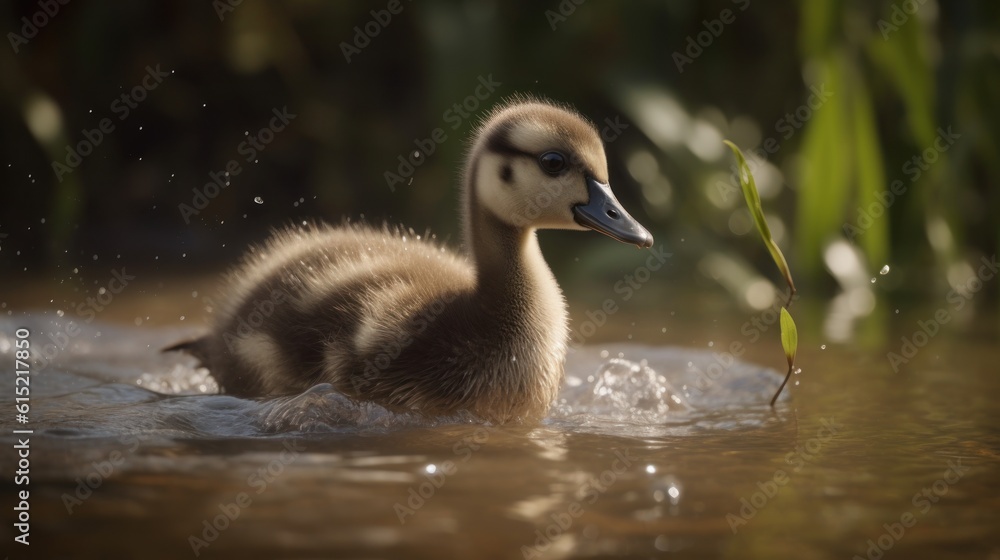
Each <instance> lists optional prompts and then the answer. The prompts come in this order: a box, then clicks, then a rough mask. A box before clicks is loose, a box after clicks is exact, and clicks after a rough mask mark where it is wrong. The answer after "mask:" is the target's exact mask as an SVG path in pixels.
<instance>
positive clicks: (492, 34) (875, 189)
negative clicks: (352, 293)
mask: <svg viewBox="0 0 1000 560" xmlns="http://www.w3.org/2000/svg"><path fill="white" fill-rule="evenodd" d="M386 5H387V2H368V3H361V2H350V3H349V2H324V1H320V0H294V1H286V2H264V1H260V0H244V1H243V2H241V3H239V5H237V6H235V7H234V8H233V9H232V10H231V11H230V10H227V11H225V12H224V13H223V14H222V15H223V17H222V19H221V20H220V17H219V15H218V14H217V11H216V9H215V7H213V6H214V5H213V3H211V2H207V1H180V2H166V1H160V2H126V1H112V2H84V1H82V0H77V1H74V2H71V3H69V4H68V5H66V6H63V7H62V8H61V10H60V12H59V13H58V14H56V15H55V16H52V17H51V18H50V19H51V21H50V22H49V23H48V24H47V25H45V26H44V27H42V28H41V29H40V30H39V32H38V34H37V35H36V36H35V37H34V38H32V39H30V41H28V43H27V44H26V45H22V46H21V47H20V49H19V52H17V53H15V52H14V49H12V48H7V46H6V45H5V47H4V48H3V49H0V75H2V76H3V80H2V85H0V130H2V138H0V146H2V149H3V153H4V154H5V157H4V158H3V160H2V161H0V163H2V164H3V165H0V233H2V234H6V235H7V237H6V238H2V239H0V273H2V274H3V275H4V276H5V277H7V278H11V277H13V276H14V275H25V274H28V275H30V274H49V273H50V271H55V270H60V269H61V270H65V269H66V268H72V267H73V265H75V264H77V263H81V262H87V260H88V259H89V258H90V256H91V255H92V254H94V255H97V254H101V255H103V254H110V253H114V254H119V255H121V257H120V258H122V259H127V260H128V262H131V263H135V264H134V266H136V267H143V266H145V267H148V268H151V269H154V270H166V269H168V268H169V269H176V268H178V267H186V266H187V267H198V268H201V267H209V268H213V267H214V268H218V267H220V266H222V263H228V262H231V260H232V259H234V258H235V257H236V256H237V255H238V254H239V253H241V252H242V251H243V249H244V247H245V245H246V243H247V242H251V241H255V240H260V239H262V238H263V237H264V236H265V235H266V234H267V231H268V228H269V227H272V226H278V225H280V224H283V223H287V222H289V221H301V220H303V219H311V218H326V219H328V220H331V221H339V220H340V219H342V218H343V217H353V219H360V217H361V215H363V216H364V219H366V220H372V221H381V220H389V221H392V222H402V223H405V224H408V225H411V226H413V227H414V228H415V229H417V230H424V229H426V228H430V229H431V230H432V231H434V232H437V233H438V234H439V235H440V236H442V237H450V238H451V239H452V240H453V241H457V232H458V229H457V224H456V220H455V211H456V206H457V195H456V191H455V188H454V185H455V181H456V178H457V174H458V165H459V162H460V161H461V158H462V155H463V152H464V149H465V140H466V139H467V136H468V134H469V131H470V130H471V128H472V126H473V125H474V122H475V120H474V119H471V118H470V119H463V120H462V121H461V122H460V125H459V126H458V127H456V128H454V129H452V128H451V126H450V124H449V123H448V122H446V121H445V117H444V116H445V112H446V111H447V110H448V109H449V108H450V107H452V106H453V105H454V104H455V103H461V102H462V101H463V100H464V99H465V98H466V97H467V96H469V95H471V94H473V93H474V91H475V88H476V85H477V83H478V80H479V78H480V77H484V78H485V77H489V76H492V79H493V80H495V81H497V82H500V83H501V84H502V85H501V86H500V87H499V88H498V90H497V92H496V93H495V94H493V95H492V96H491V97H490V98H489V99H487V100H486V101H485V102H483V103H482V104H481V105H480V106H479V107H478V108H477V110H476V112H477V113H479V112H481V111H482V110H485V109H487V108H488V107H489V106H490V105H492V104H493V103H494V102H498V101H500V100H501V98H502V97H503V96H506V95H510V94H513V93H515V92H527V93H533V94H536V95H542V96H546V97H550V98H552V99H557V100H560V101H564V102H567V103H570V104H572V105H574V106H576V107H577V108H578V109H579V110H580V111H581V112H583V113H584V114H586V115H587V116H589V117H590V118H591V119H592V120H594V121H595V123H597V124H598V125H599V127H603V126H605V124H606V123H608V122H615V119H618V122H621V123H624V124H625V125H626V128H625V129H624V130H623V131H622V132H621V134H620V135H619V137H617V138H615V139H614V141H613V142H610V143H609V145H608V150H609V157H610V159H611V168H612V170H613V171H612V182H613V185H614V186H615V189H616V191H617V193H618V194H619V198H620V199H622V201H623V203H624V204H625V205H626V206H627V207H628V208H630V209H634V211H633V212H632V213H633V214H634V215H635V216H636V217H637V218H639V219H640V220H641V221H643V222H646V223H647V224H648V225H650V226H651V229H652V230H653V231H654V234H655V235H656V237H657V241H658V242H661V241H662V242H663V243H664V244H666V245H667V246H668V247H670V248H672V249H674V250H675V251H676V254H677V255H678V258H679V259H682V260H681V261H678V262H679V263H680V264H682V265H683V264H685V263H687V264H691V265H692V266H676V267H673V271H674V272H673V273H672V274H677V275H678V276H690V274H691V272H690V271H691V270H693V268H694V264H695V263H697V262H698V259H700V258H701V256H703V255H706V254H712V253H714V252H726V251H730V252H733V253H736V254H742V255H752V256H753V259H755V262H753V263H751V267H755V268H756V269H758V270H765V271H766V270H769V269H768V268H767V267H768V266H769V262H768V261H769V256H768V254H767V252H766V250H765V249H764V248H763V247H762V246H761V245H760V244H759V242H758V241H757V240H756V239H754V236H755V235H756V233H755V232H753V231H749V232H747V231H742V227H735V228H734V227H733V224H738V223H742V221H741V220H742V219H743V216H742V215H740V214H739V213H740V212H745V209H744V208H742V207H741V205H740V204H737V203H738V202H739V200H738V197H736V198H733V197H720V193H723V192H724V191H725V188H724V187H723V186H722V185H723V183H724V181H720V177H725V176H726V175H728V174H730V173H731V169H730V166H731V163H732V160H731V158H730V157H729V154H728V152H727V151H725V150H724V148H723V147H722V145H721V138H723V137H728V138H733V139H734V140H735V141H737V143H738V144H740V147H741V148H743V150H744V151H746V152H748V154H749V153H752V152H753V151H755V150H757V151H760V148H761V145H762V142H763V141H764V140H766V139H767V138H776V139H777V140H778V141H779V149H778V150H777V151H776V152H774V153H773V154H769V157H768V164H767V165H770V166H771V169H772V170H773V172H775V173H778V180H777V181H776V186H775V187H774V188H772V189H770V190H767V191H762V196H764V197H765V200H764V207H765V210H766V211H768V212H770V213H772V215H771V216H769V221H772V223H773V222H774V220H777V222H779V226H780V227H779V229H780V230H781V231H782V232H784V235H777V234H776V238H778V242H779V243H780V245H781V246H782V247H783V248H784V250H785V252H786V253H787V254H788V255H789V257H790V260H791V261H792V262H791V263H790V264H791V267H792V269H793V270H795V271H796V276H797V278H800V279H801V280H802V282H801V283H800V288H803V287H807V288H808V289H810V290H811V291H813V293H823V292H824V291H831V292H832V290H833V289H834V287H835V286H836V282H835V281H834V279H833V277H831V275H830V274H829V273H828V272H827V270H826V268H825V265H824V251H825V249H826V247H828V245H829V243H831V241H834V240H837V239H849V236H847V235H845V233H844V225H845V224H857V223H858V222H859V213H858V209H859V208H861V209H867V208H871V207H872V205H876V204H878V198H877V193H879V192H882V191H885V190H887V189H889V188H890V185H891V183H892V182H893V181H896V180H901V181H903V182H904V183H905V185H906V187H907V190H906V193H905V194H904V195H902V196H898V197H896V198H897V200H896V201H895V202H894V203H893V204H891V205H889V207H888V208H887V209H886V210H885V215H884V216H881V217H879V218H874V219H872V220H871V225H870V227H867V228H866V229H865V230H864V231H863V233H861V234H860V235H857V236H856V239H854V240H852V243H854V244H855V245H856V246H857V247H858V248H859V249H860V250H861V252H862V255H863V258H864V261H865V266H866V267H867V273H870V274H875V271H877V270H878V269H879V268H880V267H882V266H883V265H884V264H890V263H891V264H892V265H893V267H894V270H898V271H900V273H901V274H900V275H899V276H898V278H902V279H904V281H901V282H897V283H896V284H895V285H894V286H892V288H893V289H895V290H897V292H899V293H909V292H913V293H918V294H928V293H938V292H939V291H940V288H941V287H942V286H946V285H947V284H946V279H947V274H948V271H949V270H950V267H953V266H954V264H955V263H956V262H960V261H962V260H966V261H969V262H974V261H976V260H978V259H979V257H980V256H981V255H991V254H995V253H996V251H997V245H998V241H1000V226H998V220H997V219H996V216H997V214H998V212H1000V191H998V188H997V187H998V184H1000V167H998V165H1000V164H998V158H997V154H998V147H997V145H996V142H997V138H998V137H1000V135H998V132H1000V112H998V111H996V110H995V109H994V106H995V103H996V101H997V100H998V99H1000V27H998V23H1000V5H997V4H996V3H995V2H987V1H981V2H977V1H972V0H966V1H953V2H935V1H934V0H924V1H923V2H920V1H918V0H911V1H908V2H901V1H898V2H889V1H877V2H868V1H862V0H853V1H852V0H843V1H836V0H808V1H807V0H802V1H798V2H796V1H776V2H767V3H764V2H761V1H758V0H753V1H747V0H733V1H729V0H715V1H709V2H698V1H693V0H691V1H683V0H677V1H670V2H652V1H636V2H627V3H626V2H609V1H602V0H588V1H587V2H583V3H582V4H581V5H578V6H577V5H576V4H573V3H572V2H568V1H564V2H561V3H560V2H558V1H554V0H553V1H549V2H529V1H509V2H500V1H470V2H451V1H445V0H415V1H413V2H409V1H403V2H402V4H401V6H402V11H401V12H400V13H398V14H396V15H393V16H392V19H391V21H390V22H389V23H388V24H387V25H385V26H384V27H380V28H379V32H378V35H377V36H375V37H373V38H372V39H371V40H370V44H368V45H366V46H364V47H363V48H360V52H359V53H355V54H354V55H353V56H351V57H350V58H351V60H350V62H348V61H347V60H346V59H345V54H344V44H345V43H350V42H352V41H354V38H355V36H356V34H357V29H356V27H357V28H363V27H364V26H365V25H366V24H368V23H369V22H370V21H371V20H372V19H373V15H372V14H371V11H372V10H382V9H384V8H385V7H386ZM742 8H745V9H742ZM38 10H39V7H38V4H37V3H35V2H14V3H10V4H7V5H6V6H5V8H4V9H3V10H0V30H4V31H5V32H7V31H8V30H9V31H10V32H15V33H17V32H19V30H20V29H21V28H22V24H23V22H22V20H21V18H22V17H28V18H30V17H31V16H32V15H33V14H34V13H35V12H37V11H38ZM726 10H728V11H729V14H728V16H727V15H726V13H725V11H726ZM910 11H913V12H915V13H914V14H912V15H911V14H910V13H909V12H910ZM560 12H561V13H560ZM723 19H728V20H731V23H723V24H721V32H719V33H713V30H718V29H720V27H719V26H717V22H716V20H719V21H722V20H723ZM705 33H708V35H705ZM699 34H700V35H699ZM716 35H717V36H716ZM706 38H707V39H706ZM8 40H9V35H8ZM698 40H703V43H705V42H707V43H708V44H707V46H702V45H697V42H698ZM695 53H697V54H695ZM678 55H683V56H686V57H689V59H690V61H689V62H685V63H683V64H681V65H680V67H679V65H678V63H677V61H678V60H682V59H680V58H678ZM692 55H693V56H692ZM157 64H159V65H161V67H162V68H163V69H169V70H171V71H172V72H173V74H171V75H170V77H168V78H166V79H165V80H164V82H163V84H161V85H160V86H159V87H158V88H157V89H156V90H155V91H152V92H150V94H149V97H148V99H146V100H145V101H143V102H142V103H141V104H140V105H139V106H138V107H137V108H136V109H135V110H134V111H133V112H132V114H130V116H129V117H128V118H127V119H125V120H124V121H121V122H119V121H117V120H116V121H115V124H116V129H115V131H114V132H113V133H111V134H109V135H107V137H106V138H105V139H104V140H103V142H102V143H100V145H98V146H97V147H96V148H95V150H94V153H93V154H92V155H90V156H88V157H86V158H84V161H83V163H82V164H81V165H80V167H79V168H78V169H76V170H75V171H74V172H73V173H71V174H68V175H67V176H66V177H64V180H63V181H58V180H57V179H56V176H55V174H54V173H53V171H52V167H51V165H52V161H54V160H56V161H62V160H64V158H65V154H66V146H67V145H70V144H75V143H77V142H79V141H80V140H82V139H83V136H82V131H83V130H84V129H92V128H94V127H96V126H97V124H98V122H99V121H100V119H101V118H103V117H107V116H112V113H111V111H110V106H111V103H112V102H113V101H114V100H115V99H116V98H118V97H119V96H120V95H121V94H122V93H123V92H125V91H128V90H130V89H131V88H132V87H134V86H135V85H137V84H139V83H140V82H141V80H142V77H143V76H144V75H145V73H146V67H147V66H155V65H157ZM821 86H822V87H825V88H826V89H827V90H829V91H831V92H833V95H832V97H830V98H829V100H828V101H826V102H825V103H823V104H822V106H821V107H819V108H818V109H815V110H811V111H810V116H809V118H808V119H807V120H805V121H803V122H798V121H796V122H797V123H798V125H797V126H795V127H794V128H787V125H788V122H790V121H789V120H788V116H789V115H790V114H791V115H794V114H795V111H796V110H797V109H799V108H801V107H802V106H804V105H807V104H808V102H809V101H808V100H809V96H810V94H811V92H812V91H814V90H813V88H817V87H821ZM42 106H45V107H55V108H56V110H57V115H58V127H57V130H56V132H55V133H52V134H49V135H48V136H46V135H42V134H39V133H38V131H33V130H32V128H31V122H32V114H33V113H32V111H35V112H36V113H35V115H36V116H37V111H39V107H42ZM284 106H287V107H288V109H289V111H291V112H293V113H295V114H296V115H297V118H296V120H295V121H294V123H293V125H292V126H290V127H289V128H288V129H287V130H286V131H283V132H281V133H279V134H278V135H277V137H276V139H275V141H274V142H273V143H272V144H270V145H269V146H268V147H267V149H266V151H264V152H263V153H261V154H260V156H259V161H258V163H256V164H253V165H249V166H247V167H246V169H247V170H246V171H245V172H244V173H243V174H241V175H240V176H239V177H235V178H233V180H232V183H231V185H230V186H229V187H227V188H226V189H225V190H224V191H223V192H222V193H221V194H220V195H219V196H218V197H217V198H216V199H214V200H213V201H212V202H211V204H210V205H209V206H208V207H207V208H206V209H205V210H204V211H203V212H201V213H200V214H199V215H198V216H197V218H196V219H195V220H193V222H192V223H191V224H190V225H189V224H185V223H184V221H183V220H182V219H181V218H182V217H181V215H180V213H179V212H178V209H177V208H178V205H179V204H182V203H190V202H191V199H192V188H197V187H201V186H202V185H203V184H205V183H206V182H207V181H208V180H209V178H208V174H209V173H210V172H212V171H218V170H221V169H223V168H224V167H225V164H226V162H227V161H229V160H230V159H233V158H235V157H237V153H236V150H237V146H238V145H239V143H240V142H241V141H242V140H243V139H244V133H245V132H247V131H250V132H253V131H255V130H257V129H259V128H260V127H262V126H265V125H266V123H267V120H268V118H269V116H270V113H271V111H272V109H273V108H276V107H277V108H280V107H284ZM606 119H608V120H606ZM783 119H784V121H783ZM782 122H784V125H783V126H785V127H786V128H781V129H779V128H778V127H779V126H782V125H781V124H779V123H782ZM439 127H440V128H443V129H444V130H445V132H446V135H447V140H446V141H444V142H443V143H442V144H441V145H440V146H438V147H437V149H436V150H435V152H434V153H433V154H431V155H430V156H429V157H428V158H427V160H426V161H425V162H423V163H422V164H421V165H420V166H418V168H417V169H416V171H415V172H414V174H413V176H412V181H408V184H405V185H401V186H399V187H397V188H396V190H395V192H393V191H392V190H391V189H390V188H388V187H387V185H386V179H385V173H386V172H387V171H395V170H396V168H397V164H398V162H397V157H398V156H400V155H405V154H407V153H408V152H409V151H411V150H412V149H413V148H414V143H413V142H414V139H423V138H427V137H428V136H430V134H431V132H432V131H433V130H434V129H435V128H439ZM949 127H950V128H951V129H952V130H953V131H954V132H955V133H957V134H959V135H960V139H959V140H958V141H957V142H955V144H954V145H953V146H951V147H950V148H949V149H948V151H947V152H944V153H941V154H940V155H939V157H938V158H937V159H936V161H935V162H934V163H933V164H931V165H928V166H927V167H928V168H927V169H926V170H925V171H922V172H921V174H920V176H919V178H916V180H913V181H911V175H910V174H908V172H907V171H906V170H907V168H906V167H905V166H906V165H907V162H908V161H909V160H911V159H912V158H913V157H914V156H915V155H918V154H921V153H923V152H924V150H926V149H928V148H930V147H932V146H933V145H934V141H935V138H936V137H937V136H938V130H939V129H948V128H949ZM787 131H791V132H792V134H791V135H789V136H787V137H785V134H787ZM716 137H718V140H720V142H719V146H718V150H717V153H716V151H715V150H714V148H711V145H712V143H713V142H714V140H715V139H716ZM713 154H714V155H713ZM755 174H758V173H757V170H756V169H755ZM758 180H760V179H759V178H758ZM255 197H260V198H261V199H262V200H263V201H264V203H263V204H256V203H255V202H254V199H255ZM43 220H44V222H43ZM578 235H579V234H572V233H567V234H563V233H555V234H551V235H549V236H547V237H546V238H545V243H546V244H547V245H548V246H550V247H551V246H562V247H572V250H570V251H552V250H549V251H548V254H549V255H550V259H552V260H553V261H554V264H555V265H556V267H557V268H573V269H574V270H577V271H578V272H579V273H580V277H586V276H587V274H588V273H589V272H590V271H593V270H599V269H602V268H607V267H608V265H609V263H611V264H613V262H614V259H616V258H621V257H618V256H616V255H617V254H619V253H620V250H617V249H618V248H617V247H615V248H609V245H607V244H606V240H602V239H599V238H598V236H588V237H586V238H582V237H577V236H578ZM734 247H735V249H733V248H734ZM616 250H617V251H616ZM584 252H588V253H589V254H590V255H591V258H590V259H588V260H589V261H591V262H594V263H595V264H574V263H576V260H575V259H576V258H578V257H579V256H580V255H582V254H584ZM154 257H155V258H154ZM18 278H21V276H18ZM917 278H919V279H920V281H917V280H916V279H917ZM905 279H912V281H905ZM928 279H929V281H928Z"/></svg>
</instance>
